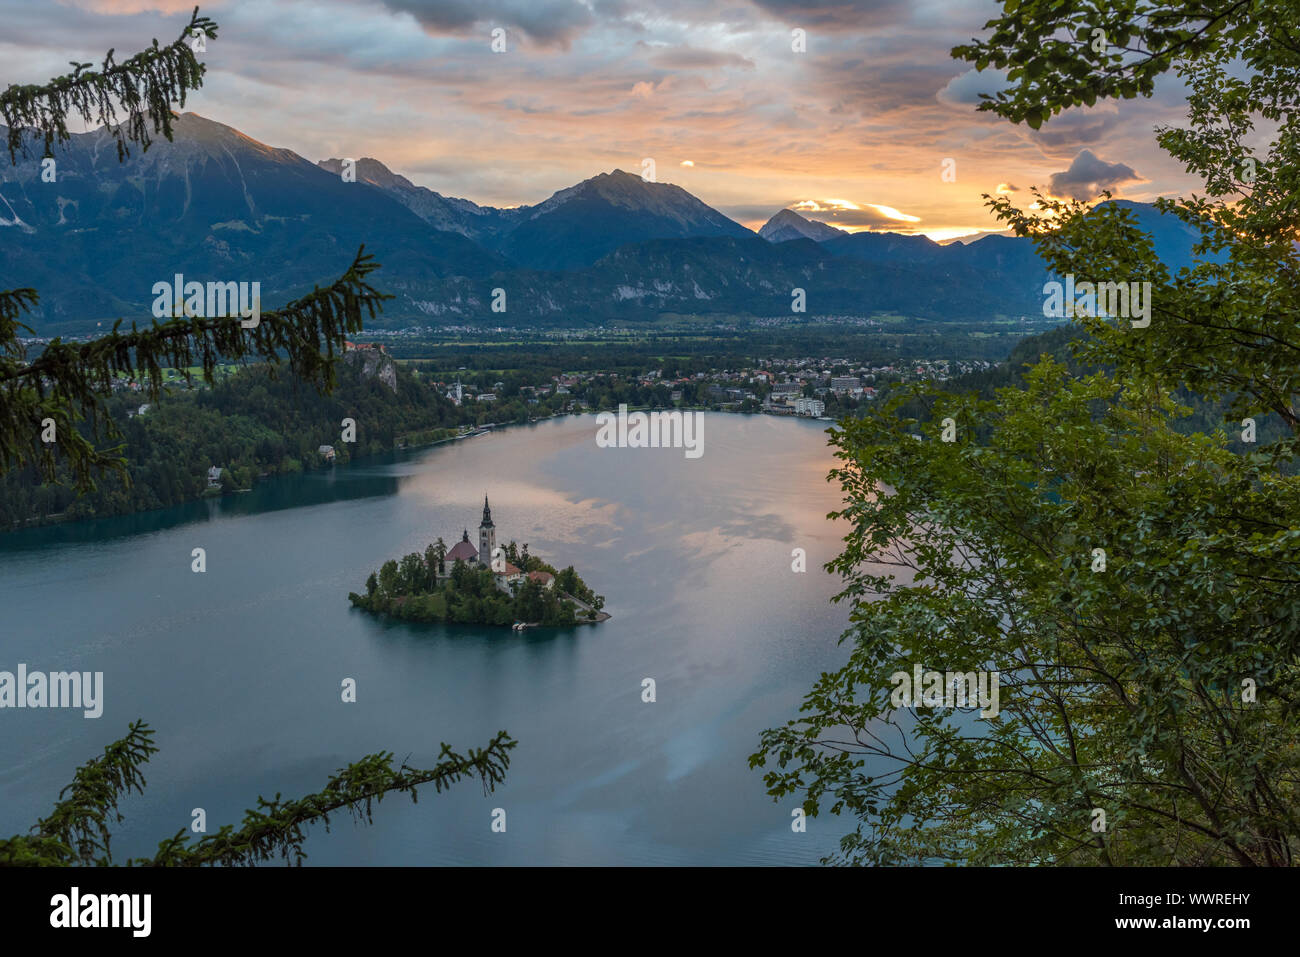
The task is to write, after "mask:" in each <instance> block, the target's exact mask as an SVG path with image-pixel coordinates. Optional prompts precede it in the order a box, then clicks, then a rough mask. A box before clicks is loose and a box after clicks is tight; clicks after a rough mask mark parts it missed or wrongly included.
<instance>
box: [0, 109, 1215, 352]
mask: <svg viewBox="0 0 1300 957" xmlns="http://www.w3.org/2000/svg"><path fill="white" fill-rule="evenodd" d="M0 132H4V131H3V128H0ZM41 152H42V151H41V148H40V146H39V144H33V146H32V149H31V150H29V153H28V155H27V156H26V157H25V158H24V159H22V161H20V162H19V163H18V164H17V165H15V166H4V165H0V289H11V288H15V287H20V286H34V287H35V288H36V289H37V290H38V291H39V292H40V294H41V301H40V308H39V310H38V312H37V313H36V314H35V315H34V316H32V317H31V320H32V321H31V324H32V325H33V327H34V328H35V329H36V330H37V332H38V333H39V334H42V335H54V334H75V333H85V332H91V331H94V330H95V329H96V328H97V324H98V323H103V325H105V326H106V325H107V324H108V322H109V321H111V320H113V319H116V318H117V317H119V316H121V317H126V318H128V319H130V320H136V321H141V320H143V321H145V322H148V321H149V319H150V316H151V313H150V307H151V305H152V300H153V293H152V289H153V286H154V284H155V283H157V282H159V281H165V282H170V281H172V279H173V277H174V276H175V274H176V273H182V274H183V275H184V276H185V278H186V279H190V280H198V281H200V282H211V281H217V282H230V281H250V282H251V281H256V282H260V283H261V284H262V285H261V291H262V298H263V302H264V303H266V304H267V307H268V308H270V307H274V306H276V305H279V304H280V303H282V302H284V301H286V300H288V299H290V298H292V297H294V296H298V295H301V294H302V293H305V292H307V291H309V290H310V289H311V288H312V287H313V285H315V284H318V283H321V282H326V281H328V280H330V279H333V278H334V277H336V276H338V275H339V273H340V272H341V271H342V270H343V268H344V267H345V266H346V265H347V264H348V263H349V262H350V261H351V259H352V256H353V255H354V254H355V252H356V250H357V248H358V247H359V246H360V245H361V244H362V243H364V244H365V245H366V249H367V250H368V251H369V252H372V253H374V255H375V256H376V258H377V259H378V261H379V262H380V263H381V264H382V266H383V268H382V270H381V271H380V272H379V273H377V274H376V276H375V280H374V281H375V282H376V283H377V285H378V286H379V287H380V288H381V289H382V290H383V291H385V292H388V293H391V294H392V295H393V297H394V298H393V299H392V300H390V301H389V302H388V304H387V306H386V308H385V311H384V313H383V315H382V316H381V317H380V318H379V319H378V320H376V321H375V324H376V325H381V326H390V327H391V326H404V325H409V324H410V323H411V322H412V321H416V322H437V323H452V324H458V323H473V324H486V323H490V324H492V325H542V326H557V325H568V324H579V323H590V324H598V323H604V322H608V321H611V320H615V321H616V320H633V321H650V320H654V319H655V318H657V316H658V315H659V314H660V313H664V312H672V313H686V314H708V313H717V314H725V315H729V316H744V315H753V316H789V315H791V313H790V303H791V293H792V290H794V289H796V288H800V289H804V290H805V292H806V295H807V310H808V315H809V316H810V317H811V316H816V315H818V314H821V315H826V314H839V315H844V314H852V315H870V314H872V313H874V312H893V313H899V314H904V315H910V316H916V317H922V318H931V319H939V320H943V319H955V318H963V319H979V318H982V317H985V318H986V317H992V316H996V315H1012V316H1013V315H1025V314H1031V313H1036V312H1038V311H1040V310H1041V308H1042V285H1043V282H1044V281H1045V279H1046V278H1047V272H1046V270H1045V269H1044V267H1043V264H1042V262H1041V261H1040V260H1039V259H1038V257H1037V255H1036V254H1035V252H1034V247H1033V244H1032V243H1031V242H1030V241H1029V240H1026V239H1017V238H1012V237H1006V236H987V237H984V238H982V239H979V240H977V241H974V242H970V243H954V244H950V245H947V246H941V245H939V244H937V243H934V242H932V241H931V240H929V239H927V238H925V237H924V236H903V235H899V234H895V233H876V232H860V233H853V234H848V233H844V232H842V231H840V230H837V229H834V228H833V227H830V226H827V225H826V224H824V223H815V222H813V221H810V220H807V219H804V218H803V217H801V216H799V215H798V214H797V213H795V212H793V211H791V210H784V211H782V212H780V213H778V214H777V215H776V216H774V217H773V218H772V220H771V221H770V222H769V223H768V224H767V225H766V226H764V228H763V233H762V234H761V238H760V235H756V234H755V233H753V232H751V231H750V230H748V229H745V228H744V227H743V226H741V225H740V224H738V223H736V222H734V221H733V220H731V219H728V218H727V217H726V216H724V215H723V214H722V213H720V212H718V211H717V210H715V209H713V208H711V207H710V206H708V205H706V204H705V203H703V202H701V201H700V200H699V199H697V198H696V197H694V196H692V195H691V194H690V193H688V192H687V191H686V190H684V189H682V188H680V187H678V186H673V185H670V184H666V183H648V182H645V181H644V180H642V179H641V177H639V176H636V175H633V174H630V173H626V172H623V171H621V170H615V171H613V172H611V173H602V174H600V175H598V176H594V177H592V178H590V179H587V180H584V181H582V182H580V183H578V184H576V185H574V186H571V187H568V188H567V189H562V190H560V191H558V192H556V193H555V194H554V195H552V196H551V197H550V198H549V199H547V200H545V201H544V202H541V203H539V204H537V205H534V206H521V207H517V208H512V209H497V208H493V207H490V206H479V205H477V204H476V203H473V202H470V201H469V200H465V199H457V198H454V197H447V196H443V195H441V194H439V193H436V192H434V191H433V190H430V189H427V188H425V187H422V186H416V185H415V184H413V183H412V182H411V181H410V180H408V179H407V178H405V177H404V176H400V175H398V174H396V173H393V172H392V171H391V170H389V169H388V168H387V167H386V166H384V164H383V163H381V162H379V161H378V160H374V159H369V158H367V159H362V160H360V161H358V164H357V177H356V181H355V182H344V181H343V179H342V177H341V176H340V175H339V171H340V170H341V168H342V161H341V160H325V161H323V162H321V163H319V164H318V163H312V162H309V161H308V160H306V159H304V158H302V157H301V156H299V155H297V154H296V153H294V152H292V151H290V150H286V149H277V148H275V147H272V146H268V145H266V144H264V143H260V142H258V141H256V140H254V139H251V138H250V137H248V136H245V135H244V134H243V133H240V132H239V131H238V130H236V129H233V128H232V127H229V126H225V125H223V124H221V123H216V122H213V121H211V120H208V119H204V118H203V117H201V116H198V115H197V114H194V113H185V114H183V115H181V116H179V117H178V118H177V120H176V122H175V137H174V140H173V141H172V142H167V141H166V140H157V141H155V143H154V145H153V146H152V148H150V149H149V150H148V151H147V152H145V153H140V152H139V151H135V152H133V154H132V156H131V157H130V158H129V159H128V160H127V161H126V162H124V163H119V162H118V161H117V153H116V149H115V146H114V143H113V141H112V139H111V138H110V137H108V136H107V135H105V134H104V133H103V132H102V131H98V132H91V133H83V134H74V135H73V136H72V139H71V142H70V143H68V144H67V145H66V146H65V147H64V148H62V149H59V150H58V151H57V153H56V160H57V175H56V177H55V181H54V182H45V181H44V180H43V178H42V176H41V172H42V167H41V162H40V159H39V157H40V156H41ZM1128 206H1129V207H1130V208H1131V209H1132V210H1133V212H1134V214H1135V215H1136V216H1137V217H1138V219H1139V221H1140V222H1142V223H1143V225H1145V226H1146V227H1148V228H1149V229H1150V230H1151V231H1153V232H1154V233H1155V242H1156V249H1157V251H1159V252H1160V254H1161V255H1162V256H1163V257H1165V259H1166V261H1167V262H1169V263H1170V264H1171V265H1174V266H1175V268H1176V267H1177V266H1178V265H1182V264H1185V263H1187V262H1190V261H1191V257H1190V249H1191V245H1192V242H1193V241H1194V238H1195V233H1194V232H1193V231H1192V230H1190V229H1189V227H1187V226H1185V225H1184V224H1183V223H1182V222H1180V221H1179V220H1177V218H1176V217H1173V216H1168V215H1163V214H1161V213H1159V212H1158V211H1157V210H1156V209H1154V208H1153V207H1151V206H1146V205H1143V204H1128ZM787 230H789V231H790V232H792V233H794V235H789V237H788V238H783V237H786V236H787V232H786V231H787ZM806 233H811V234H812V235H806ZM496 289H503V290H505V292H506V296H507V311H506V312H493V311H492V301H493V298H494V294H493V291H494V290H496Z"/></svg>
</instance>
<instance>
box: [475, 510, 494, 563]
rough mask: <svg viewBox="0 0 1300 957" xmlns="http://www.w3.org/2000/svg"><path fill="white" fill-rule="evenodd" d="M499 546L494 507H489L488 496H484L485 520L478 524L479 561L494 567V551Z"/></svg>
mask: <svg viewBox="0 0 1300 957" xmlns="http://www.w3.org/2000/svg"><path fill="white" fill-rule="evenodd" d="M496 547H497V530H496V526H495V525H493V524H492V509H491V508H489V507H488V500H487V496H486V495H484V496H483V521H482V522H480V523H479V526H478V563H479V564H480V565H482V566H484V567H485V568H491V567H492V552H493V551H495V550H496Z"/></svg>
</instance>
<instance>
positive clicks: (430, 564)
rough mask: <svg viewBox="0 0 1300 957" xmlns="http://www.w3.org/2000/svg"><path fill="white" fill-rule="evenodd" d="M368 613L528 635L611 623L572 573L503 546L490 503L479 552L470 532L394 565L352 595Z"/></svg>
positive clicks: (514, 547)
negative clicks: (552, 628)
mask: <svg viewBox="0 0 1300 957" xmlns="http://www.w3.org/2000/svg"><path fill="white" fill-rule="evenodd" d="M348 600H349V601H350V602H352V604H353V605H354V606H355V607H357V608H360V609H363V610H364V611H367V612H370V613H372V614H377V615H388V616H390V617H392V618H398V619H401V620H403V621H441V622H451V623H456V624H475V625H502V626H509V627H512V628H514V629H515V630H516V631H521V630H523V629H525V628H533V627H538V626H563V625H582V624H596V623H598V622H602V621H607V620H608V619H609V617H610V616H609V615H608V614H606V613H605V612H603V611H601V609H602V608H603V607H604V604H605V599H604V597H603V596H601V595H597V594H595V593H594V592H593V591H592V590H591V589H590V588H588V587H587V585H586V583H585V582H583V580H582V579H581V578H579V577H578V573H577V572H575V571H574V570H573V566H572V565H570V566H569V567H568V568H565V569H564V570H563V571H557V570H556V569H555V568H554V567H552V566H551V565H548V564H547V563H546V562H544V561H542V560H541V559H540V558H538V557H537V556H536V555H529V554H528V545H527V544H525V545H524V546H523V547H522V548H520V547H518V546H517V545H516V544H515V542H513V541H511V542H510V544H509V545H506V546H504V547H500V546H498V545H497V543H496V525H495V524H494V523H493V521H492V508H491V506H490V505H489V504H488V499H487V496H486V495H484V496H483V519H482V521H481V522H480V523H479V528H478V547H477V548H475V547H474V543H473V542H471V541H470V540H469V529H465V530H464V532H463V533H462V535H461V540H460V541H459V542H457V543H456V544H455V545H453V546H452V547H451V548H450V549H449V548H447V546H446V544H445V543H444V542H443V540H442V538H439V539H438V540H437V541H436V542H434V543H433V544H431V545H429V546H428V547H427V548H426V549H425V550H424V553H423V554H421V553H419V552H411V553H410V554H409V555H407V556H405V557H404V558H402V559H400V560H396V559H389V560H388V561H386V562H384V564H383V566H382V567H381V568H380V569H379V571H378V572H371V574H370V577H369V578H367V579H366V591H365V594H364V595H358V594H357V593H356V592H349V593H348Z"/></svg>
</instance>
